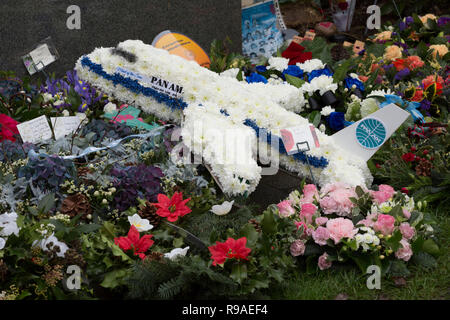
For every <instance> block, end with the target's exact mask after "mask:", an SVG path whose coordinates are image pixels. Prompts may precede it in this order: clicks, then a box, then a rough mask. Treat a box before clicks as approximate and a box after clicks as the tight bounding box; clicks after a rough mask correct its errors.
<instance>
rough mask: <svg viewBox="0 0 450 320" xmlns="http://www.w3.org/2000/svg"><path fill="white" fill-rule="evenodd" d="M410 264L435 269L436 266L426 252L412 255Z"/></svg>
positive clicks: (434, 261)
mask: <svg viewBox="0 0 450 320" xmlns="http://www.w3.org/2000/svg"><path fill="white" fill-rule="evenodd" d="M411 262H413V263H415V264H417V265H419V266H421V267H424V268H435V267H436V266H437V261H436V259H435V258H434V257H433V256H432V255H430V254H428V253H426V252H418V253H416V254H414V255H413V256H412V259H411Z"/></svg>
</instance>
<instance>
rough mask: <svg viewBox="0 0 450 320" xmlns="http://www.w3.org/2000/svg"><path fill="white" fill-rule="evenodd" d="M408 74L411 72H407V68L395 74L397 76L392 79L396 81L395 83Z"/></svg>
mask: <svg viewBox="0 0 450 320" xmlns="http://www.w3.org/2000/svg"><path fill="white" fill-rule="evenodd" d="M410 73H411V72H410V71H409V69H408V68H405V69H402V70H400V71H399V72H397V74H396V75H395V77H394V80H396V81H399V80H402V79H403V78H405V77H406V76H408V75H409V74H410Z"/></svg>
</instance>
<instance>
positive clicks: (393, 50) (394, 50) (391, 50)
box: [383, 45, 402, 61]
mask: <svg viewBox="0 0 450 320" xmlns="http://www.w3.org/2000/svg"><path fill="white" fill-rule="evenodd" d="M401 57H402V49H401V48H400V47H398V46H395V45H394V46H389V47H387V48H386V49H385V50H384V55H383V59H384V60H388V61H392V60H395V59H398V58H401Z"/></svg>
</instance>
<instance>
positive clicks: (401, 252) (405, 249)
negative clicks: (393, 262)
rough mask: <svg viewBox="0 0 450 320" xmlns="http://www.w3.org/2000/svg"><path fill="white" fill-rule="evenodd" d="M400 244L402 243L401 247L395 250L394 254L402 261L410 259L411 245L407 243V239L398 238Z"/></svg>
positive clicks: (411, 253)
mask: <svg viewBox="0 0 450 320" xmlns="http://www.w3.org/2000/svg"><path fill="white" fill-rule="evenodd" d="M400 244H401V245H402V248H400V249H398V250H397V251H395V256H396V257H397V259H401V260H403V261H409V259H411V257H412V255H413V252H412V249H411V246H410V245H409V243H408V241H407V240H405V239H402V240H400Z"/></svg>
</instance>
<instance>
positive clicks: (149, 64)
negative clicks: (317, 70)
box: [75, 40, 400, 195]
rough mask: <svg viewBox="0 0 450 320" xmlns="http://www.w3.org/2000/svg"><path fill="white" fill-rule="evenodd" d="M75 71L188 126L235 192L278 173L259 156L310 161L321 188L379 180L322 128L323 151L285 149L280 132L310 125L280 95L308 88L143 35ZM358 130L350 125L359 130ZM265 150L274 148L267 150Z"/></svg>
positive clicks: (290, 163) (292, 163)
mask: <svg viewBox="0 0 450 320" xmlns="http://www.w3.org/2000/svg"><path fill="white" fill-rule="evenodd" d="M75 69H76V70H77V73H78V75H79V77H80V78H81V79H83V80H84V81H87V82H89V83H91V84H92V85H94V86H96V87H97V88H99V89H100V90H101V91H103V92H104V93H106V94H108V95H110V96H112V97H115V98H116V99H117V100H119V101H121V102H126V103H129V104H132V105H135V106H137V107H140V108H141V109H142V110H143V111H144V112H147V113H150V114H154V115H156V116H157V117H159V118H160V119H162V120H168V121H172V122H175V123H178V124H181V126H182V137H183V142H184V144H185V145H186V146H188V147H189V149H190V150H191V151H192V152H193V153H194V154H197V155H201V157H202V158H203V160H204V161H205V163H207V164H209V166H210V167H211V170H212V173H213V174H214V175H215V177H216V180H217V181H218V182H219V183H220V185H221V187H222V189H223V190H224V192H225V193H227V194H229V195H241V194H249V193H251V192H253V191H254V190H255V188H256V186H257V185H258V183H259V180H260V178H261V174H274V173H276V170H275V171H274V170H269V171H267V170H266V171H265V169H263V168H261V167H259V166H258V164H257V161H256V158H257V153H258V156H259V159H260V160H261V161H264V162H266V163H267V162H269V161H270V162H272V164H275V165H276V166H277V165H278V164H281V165H282V166H283V167H285V168H286V169H288V170H290V171H292V172H297V173H299V174H300V175H303V176H308V175H309V173H310V172H309V168H308V166H307V162H308V161H307V160H309V163H310V164H311V168H312V172H313V174H314V176H315V177H316V180H317V182H318V183H319V184H320V185H325V184H327V183H331V182H337V181H339V182H343V183H347V184H349V185H353V186H356V185H364V186H365V185H370V184H371V182H372V176H371V174H370V171H369V170H368V168H367V165H366V159H364V157H362V158H361V157H359V156H355V155H354V152H353V151H352V150H351V149H350V150H349V149H348V148H344V147H342V145H345V141H344V143H342V141H340V142H339V143H337V142H335V140H334V139H333V138H332V137H330V136H328V135H326V134H324V133H322V132H320V131H319V130H317V129H316V135H317V137H318V140H319V143H320V148H314V149H311V150H309V151H305V152H302V153H298V154H295V155H287V154H286V150H285V149H284V147H283V143H282V142H281V139H280V137H281V135H280V129H283V128H292V127H296V126H304V125H309V122H308V120H306V119H305V118H303V117H301V116H300V115H298V114H296V113H294V112H292V111H291V110H287V108H286V107H285V105H283V103H281V102H280V98H278V97H280V94H279V92H280V90H285V91H284V92H286V93H288V94H290V95H293V96H294V97H295V95H296V94H298V98H299V99H303V96H300V95H302V93H301V91H298V92H297V91H296V88H295V87H293V86H291V85H289V84H283V85H276V86H275V85H270V84H267V85H264V87H261V84H258V85H257V86H252V84H248V83H246V82H242V81H238V80H237V79H235V78H230V77H224V76H221V75H219V74H217V73H215V72H212V71H210V70H208V69H206V68H203V67H201V66H199V65H198V64H197V63H196V62H194V61H187V60H185V59H183V58H181V57H178V56H176V55H171V54H169V53H168V52H167V51H165V50H162V49H157V48H155V47H153V46H151V45H146V44H144V43H143V42H142V41H140V40H127V41H124V42H121V43H119V44H118V46H117V47H116V48H97V49H95V50H94V51H93V52H92V53H91V54H88V55H84V56H82V57H80V59H79V60H78V62H77V64H76V67H75ZM262 92H263V94H262ZM399 125H400V124H399ZM353 127H354V125H353V126H351V127H348V128H346V129H345V130H353V131H354V130H355V129H354V128H353ZM346 132H350V131H346ZM339 139H344V140H345V139H348V136H347V135H344V136H342V137H339ZM263 149H265V150H266V151H267V150H268V151H267V152H263V153H260V152H259V150H263Z"/></svg>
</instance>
